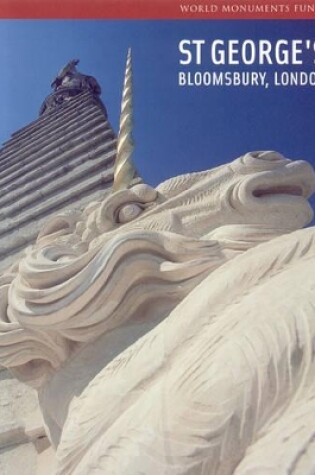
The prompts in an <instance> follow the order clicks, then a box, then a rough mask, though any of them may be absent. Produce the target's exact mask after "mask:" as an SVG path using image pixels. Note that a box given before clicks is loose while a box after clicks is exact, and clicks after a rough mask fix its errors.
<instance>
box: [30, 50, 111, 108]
mask: <svg viewBox="0 0 315 475" xmlns="http://www.w3.org/2000/svg"><path fill="white" fill-rule="evenodd" d="M78 63H79V59H72V60H71V61H69V62H68V63H67V64H66V65H65V66H64V67H63V68H62V69H61V70H60V71H59V73H58V74H57V76H56V77H55V79H54V80H53V82H52V83H51V87H52V88H53V90H54V92H53V93H52V94H50V95H49V96H48V97H46V99H45V101H44V102H43V104H42V106H41V108H40V111H39V115H42V114H44V113H45V114H46V113H47V112H49V111H51V110H54V109H55V108H56V107H59V106H60V105H62V104H63V103H64V102H67V101H69V100H71V98H73V97H75V96H77V95H78V94H80V93H83V92H86V91H89V92H91V93H92V94H94V95H95V100H96V101H98V103H99V104H100V105H101V106H102V107H104V106H103V104H102V103H101V101H99V100H98V96H99V95H100V94H101V87H100V85H99V84H98V82H97V80H96V79H95V78H94V77H92V76H88V75H86V74H82V73H80V72H79V71H78V70H77V68H76V66H77V64H78Z"/></svg>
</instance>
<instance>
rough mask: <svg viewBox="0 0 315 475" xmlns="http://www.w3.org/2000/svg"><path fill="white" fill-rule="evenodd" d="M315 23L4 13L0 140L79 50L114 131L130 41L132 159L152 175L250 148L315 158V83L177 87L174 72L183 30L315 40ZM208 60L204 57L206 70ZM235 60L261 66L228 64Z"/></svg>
mask: <svg viewBox="0 0 315 475" xmlns="http://www.w3.org/2000/svg"><path fill="white" fill-rule="evenodd" d="M314 26H315V23H314V21H221V20H220V21H208V20H200V21H191V20H190V21H183V20H179V21H145V20H140V21H133V20H129V21H109V20H96V21H89V20H83V21H82V20H64V21H63V20H62V21H61V20H58V21H55V20H45V21H43V20H38V21H25V20H19V21H13V20H2V21H0V45H1V47H0V64H1V66H2V68H1V70H2V74H1V76H0V103H1V110H0V141H1V142H3V141H5V140H7V139H8V138H9V136H10V133H12V132H14V131H15V130H17V129H18V128H20V127H22V126H24V125H26V124H27V123H29V122H30V121H32V120H34V119H36V117H37V114H38V110H39V107H40V105H41V103H42V101H43V99H44V98H45V96H46V95H48V94H49V93H50V83H51V81H52V79H53V78H54V77H55V75H56V73H57V72H58V70H59V69H60V68H61V67H62V66H63V65H64V64H65V63H67V62H68V61H69V60H70V59H72V58H80V64H79V67H78V68H79V70H80V71H81V72H83V73H86V74H90V75H92V76H95V77H96V78H97V80H98V81H99V83H100V84H101V87H102V91H103V92H102V99H103V102H104V104H105V105H106V107H107V110H108V114H109V118H110V121H111V122H112V125H113V127H114V129H115V130H116V131H117V127H118V116H119V107H120V105H119V104H120V96H121V87H122V81H123V74H124V67H125V59H126V53H127V49H128V47H129V46H131V47H132V51H133V64H134V89H135V93H134V107H135V129H134V137H135V142H136V148H135V153H134V161H135V163H136V165H137V167H138V169H139V172H140V174H141V175H142V176H143V177H144V179H145V180H146V181H147V182H148V183H151V184H153V185H155V184H157V183H159V182H160V181H162V180H164V179H166V178H168V177H170V176H173V175H176V174H180V173H185V172H189V171H196V170H202V169H207V168H212V167H214V166H216V165H218V164H221V163H224V162H228V161H230V160H232V159H234V158H236V157H237V156H239V155H241V154H243V153H245V152H247V151H251V150H267V149H269V150H270V149H272V150H278V151H280V152H282V153H283V154H284V155H286V156H288V157H290V158H299V159H300V158H303V159H306V160H308V161H311V162H313V163H314V164H315V153H314V152H315V147H314V116H315V114H314V109H315V87H305V88H303V87H298V88H276V87H272V86H271V87H269V88H268V89H264V88H254V87H252V88H244V87H239V88H236V87H234V88H233V87H230V88H227V87H226V88H224V87H221V88H219V87H216V88H215V87H208V88H207V87H203V88H181V87H179V86H178V80H177V74H178V71H179V70H181V69H183V67H181V66H180V65H179V59H180V54H179V52H178V42H179V41H180V40H181V39H184V38H189V39H196V38H204V39H205V40H206V41H207V42H208V41H209V42H210V41H213V40H214V39H218V38H220V39H240V40H242V39H247V38H251V39H254V40H258V39H269V40H271V41H274V40H277V39H281V38H284V39H288V40H290V39H294V38H295V39H297V38H298V39H299V38H301V39H303V38H304V39H313V40H314ZM314 55H315V53H314V51H310V52H309V54H308V55H305V65H304V66H303V67H297V66H294V67H282V70H284V69H290V70H292V71H294V70H299V69H304V70H305V69H307V70H313V69H314V64H313V60H314V58H313V56H314ZM209 66H210V64H206V62H205V64H203V68H204V69H211V68H209ZM212 68H213V67H212ZM195 69H199V68H197V67H196V68H195ZM233 69H236V70H247V71H252V70H258V69H259V67H257V65H253V66H247V67H245V68H244V67H243V68H242V67H240V68H235V67H234V68H232V67H231V66H229V67H227V68H226V70H233ZM262 69H268V68H262ZM278 69H280V70H281V68H279V67H278ZM220 70H224V67H221V69H220ZM268 70H269V71H270V70H272V67H269V69H268Z"/></svg>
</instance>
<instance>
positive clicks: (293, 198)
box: [0, 139, 315, 475]
mask: <svg viewBox="0 0 315 475" xmlns="http://www.w3.org/2000/svg"><path fill="white" fill-rule="evenodd" d="M121 140H122V139H121ZM118 149H120V150H122V149H124V147H119V146H118ZM119 159H120V157H119V156H118V160H119ZM128 167H129V165H128ZM129 172H130V170H129V168H128V174H129V176H131V174H130V173H129ZM119 180H120V183H123V182H124V180H123V179H122V178H121V177H120V178H119ZM314 190H315V173H314V171H313V169H312V167H311V166H310V165H309V164H308V163H306V162H303V161H291V160H289V159H287V158H285V157H283V156H282V155H280V154H279V153H276V152H271V151H266V152H253V153H248V154H246V155H244V156H242V157H240V158H238V159H236V160H234V161H233V162H231V163H229V164H226V165H222V166H220V167H218V168H215V169H213V170H209V171H205V172H198V173H191V174H188V175H182V176H178V177H175V178H171V179H170V180H168V181H166V182H164V183H162V184H161V185H159V186H158V187H157V188H155V189H154V188H152V187H150V186H149V185H146V184H136V185H134V186H132V187H131V188H129V189H128V188H125V189H122V187H121V186H119V187H118V191H116V192H114V193H112V194H111V195H110V196H109V197H107V198H106V199H104V200H103V201H102V202H94V203H91V204H90V205H89V206H88V207H87V208H86V209H85V210H84V211H83V212H82V213H70V212H69V213H64V214H61V215H59V216H56V217H55V218H54V219H53V220H51V221H49V222H48V223H47V225H46V226H45V227H44V228H43V229H42V231H41V233H40V234H39V236H38V239H37V242H36V244H35V245H34V246H33V247H32V248H30V249H29V250H28V251H27V253H26V256H25V257H24V258H23V259H22V260H21V261H20V263H19V264H18V265H16V266H13V267H12V268H11V269H10V271H8V272H7V273H5V274H3V275H2V277H1V282H0V291H1V296H2V298H1V308H0V363H1V364H2V365H5V366H6V367H8V368H11V370H12V371H13V372H14V374H15V375H16V376H17V377H18V378H19V379H21V380H23V381H25V382H27V383H28V384H30V385H32V386H33V387H36V388H37V390H38V395H39V401H40V406H41V410H42V413H43V416H44V419H45V423H46V426H47V431H48V434H49V437H50V440H51V442H52V444H53V446H54V447H55V449H56V464H55V467H54V469H52V473H53V474H55V475H96V474H106V475H110V474H112V475H125V474H127V473H128V475H140V474H146V475H162V474H165V475H179V474H181V475H184V474H185V475H205V474H207V475H229V474H231V473H233V474H234V475H245V474H246V475H249V474H253V475H254V474H255V475H257V474H264V475H268V474H274V475H276V474H277V475H281V474H283V475H284V474H287V473H291V474H296V475H297V474H301V473H303V474H311V473H313V472H314V470H315V460H314V457H312V456H311V453H312V451H314V439H315V438H314V434H315V429H314V423H313V418H314V411H315V385H314V367H315V365H314V354H313V350H312V348H313V346H312V345H313V341H314V335H315V314H314V304H315V302H314V287H315V274H314V259H315V232H314V228H307V229H300V228H302V227H303V226H305V225H306V224H308V223H309V222H310V221H311V219H312V216H313V212H312V209H311V207H310V205H309V203H308V198H309V196H310V195H311V194H312V193H313V192H314Z"/></svg>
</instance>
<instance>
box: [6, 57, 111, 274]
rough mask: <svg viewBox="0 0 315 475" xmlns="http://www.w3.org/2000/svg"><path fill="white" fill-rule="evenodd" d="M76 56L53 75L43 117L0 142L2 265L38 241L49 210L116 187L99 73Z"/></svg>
mask: <svg viewBox="0 0 315 475" xmlns="http://www.w3.org/2000/svg"><path fill="white" fill-rule="evenodd" d="M77 63H78V60H72V61H70V62H69V63H68V64H67V65H66V66H65V67H64V68H62V70H61V71H60V72H59V74H58V75H57V77H56V78H55V79H54V81H53V83H52V87H53V89H54V92H53V93H52V94H51V95H50V96H48V98H47V99H46V100H45V102H44V104H43V106H42V109H41V115H40V117H39V118H37V120H35V121H34V122H31V123H30V124H28V125H27V126H25V127H23V128H22V129H20V130H18V131H17V132H14V133H13V134H12V137H11V139H10V140H8V141H7V142H6V143H5V144H4V146H3V147H2V148H0V216H1V220H0V269H3V268H5V267H7V266H8V265H10V264H11V263H12V262H14V261H15V260H16V258H17V256H18V254H19V253H20V252H23V250H24V249H25V247H27V246H28V245H30V244H32V243H33V242H34V241H35V239H36V237H37V234H38V231H39V230H40V229H41V228H42V226H43V224H44V223H45V222H46V221H47V219H48V218H50V217H51V216H53V215H56V214H60V213H63V212H64V211H65V210H67V213H68V212H69V213H72V212H75V211H76V210H78V209H82V208H84V207H85V206H86V205H87V204H88V203H90V202H91V201H93V200H101V199H103V198H104V194H105V193H106V192H109V191H110V189H111V185H112V179H113V164H114V159H115V155H116V142H117V140H116V136H115V133H114V131H113V130H112V127H111V125H110V123H109V121H108V118H107V113H106V109H105V107H104V105H103V104H102V102H101V100H100V98H99V95H100V91H101V89H100V87H99V85H98V83H97V81H96V79H94V78H92V77H91V76H87V75H83V74H81V73H79V72H78V71H77V69H76V65H77ZM68 210H69V211H68Z"/></svg>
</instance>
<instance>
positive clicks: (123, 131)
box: [113, 48, 136, 192]
mask: <svg viewBox="0 0 315 475" xmlns="http://www.w3.org/2000/svg"><path fill="white" fill-rule="evenodd" d="M132 99H133V98H132V64H131V49H130V48H129V49H128V55H127V63H126V71H125V81H124V88H123V94H122V101H121V112H120V123H119V134H118V141H117V155H116V160H115V167H114V183H113V192H115V191H118V190H123V189H126V188H128V187H129V186H130V185H131V182H132V180H133V178H134V176H135V175H136V169H135V167H134V165H133V162H132V159H131V156H132V152H133V148H134V143H133V138H132V115H133V104H132V102H133V101H132Z"/></svg>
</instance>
